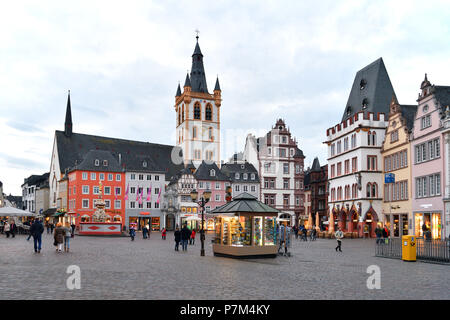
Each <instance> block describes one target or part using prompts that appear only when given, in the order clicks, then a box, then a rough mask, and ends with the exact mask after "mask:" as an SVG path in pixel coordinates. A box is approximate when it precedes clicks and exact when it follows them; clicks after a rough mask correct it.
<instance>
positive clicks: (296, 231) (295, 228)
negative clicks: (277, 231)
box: [294, 226, 298, 239]
mask: <svg viewBox="0 0 450 320" xmlns="http://www.w3.org/2000/svg"><path fill="white" fill-rule="evenodd" d="M294 234H295V239H298V226H294Z"/></svg>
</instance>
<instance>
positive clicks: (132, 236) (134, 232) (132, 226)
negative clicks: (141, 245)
mask: <svg viewBox="0 0 450 320" xmlns="http://www.w3.org/2000/svg"><path fill="white" fill-rule="evenodd" d="M135 236H136V230H135V227H134V225H131V226H130V238H131V241H134V237H135Z"/></svg>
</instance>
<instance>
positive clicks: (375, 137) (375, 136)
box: [372, 131, 377, 146]
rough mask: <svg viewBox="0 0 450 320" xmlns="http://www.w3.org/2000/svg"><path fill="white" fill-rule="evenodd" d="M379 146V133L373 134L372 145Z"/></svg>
mask: <svg viewBox="0 0 450 320" xmlns="http://www.w3.org/2000/svg"><path fill="white" fill-rule="evenodd" d="M376 144H377V133H376V132H375V131H374V132H372V145H373V146H375V145H376Z"/></svg>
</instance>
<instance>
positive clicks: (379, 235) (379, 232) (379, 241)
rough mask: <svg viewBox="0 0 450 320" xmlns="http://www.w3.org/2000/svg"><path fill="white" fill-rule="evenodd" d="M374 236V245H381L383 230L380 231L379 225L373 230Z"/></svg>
mask: <svg viewBox="0 0 450 320" xmlns="http://www.w3.org/2000/svg"><path fill="white" fill-rule="evenodd" d="M375 234H376V236H377V241H376V244H380V243H382V240H381V237H382V236H383V229H381V226H380V225H378V226H377V228H376V229H375Z"/></svg>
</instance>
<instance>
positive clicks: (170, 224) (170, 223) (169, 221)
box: [166, 213, 175, 231]
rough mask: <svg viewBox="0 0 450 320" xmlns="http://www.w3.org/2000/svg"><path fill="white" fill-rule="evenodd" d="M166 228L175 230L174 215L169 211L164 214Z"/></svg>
mask: <svg viewBox="0 0 450 320" xmlns="http://www.w3.org/2000/svg"><path fill="white" fill-rule="evenodd" d="M166 230H167V231H174V230H175V216H174V215H173V214H171V213H169V214H168V215H167V216H166Z"/></svg>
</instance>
